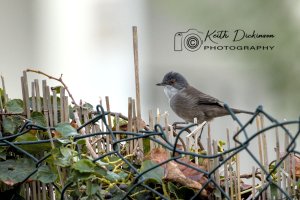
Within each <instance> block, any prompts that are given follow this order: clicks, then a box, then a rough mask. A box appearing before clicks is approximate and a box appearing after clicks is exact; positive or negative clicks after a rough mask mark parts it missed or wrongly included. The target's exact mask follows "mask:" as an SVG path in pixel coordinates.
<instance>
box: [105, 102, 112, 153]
mask: <svg viewBox="0 0 300 200" xmlns="http://www.w3.org/2000/svg"><path fill="white" fill-rule="evenodd" d="M105 103H106V111H107V112H108V115H107V121H108V126H109V127H110V128H112V124H111V114H110V104H109V97H108V96H105ZM110 140H111V138H110V136H109V134H107V135H106V151H107V152H110V150H111V148H110V147H111V145H110Z"/></svg>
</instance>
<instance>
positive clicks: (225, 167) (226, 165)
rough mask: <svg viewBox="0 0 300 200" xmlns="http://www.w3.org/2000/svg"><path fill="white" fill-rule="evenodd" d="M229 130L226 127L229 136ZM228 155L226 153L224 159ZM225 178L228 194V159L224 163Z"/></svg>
mask: <svg viewBox="0 0 300 200" xmlns="http://www.w3.org/2000/svg"><path fill="white" fill-rule="evenodd" d="M228 132H229V130H228V128H227V129H226V134H227V137H228ZM227 145H228V143H227ZM228 150H229V148H228ZM227 157H228V156H227V154H225V155H224V159H226V158H227ZM224 178H225V181H224V183H225V192H226V194H229V184H228V182H229V177H228V161H226V162H225V164H224Z"/></svg>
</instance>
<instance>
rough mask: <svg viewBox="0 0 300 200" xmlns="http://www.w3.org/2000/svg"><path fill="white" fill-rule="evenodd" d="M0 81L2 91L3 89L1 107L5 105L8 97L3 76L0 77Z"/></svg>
mask: <svg viewBox="0 0 300 200" xmlns="http://www.w3.org/2000/svg"><path fill="white" fill-rule="evenodd" d="M1 81H2V89H3V97H4V101H3V105H5V104H6V102H7V101H8V97H7V94H6V88H5V82H4V77H3V76H1Z"/></svg>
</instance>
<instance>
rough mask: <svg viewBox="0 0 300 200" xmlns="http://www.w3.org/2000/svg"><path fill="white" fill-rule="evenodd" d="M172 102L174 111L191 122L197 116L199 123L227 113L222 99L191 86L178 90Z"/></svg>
mask: <svg viewBox="0 0 300 200" xmlns="http://www.w3.org/2000/svg"><path fill="white" fill-rule="evenodd" d="M170 103H171V108H172V109H173V111H174V112H175V113H176V114H177V115H178V116H179V117H181V118H183V119H184V120H186V121H189V122H193V119H194V118H195V117H197V118H198V123H201V122H202V121H208V120H211V119H212V118H214V117H217V116H222V115H225V114H226V113H227V111H226V110H225V109H224V107H223V103H222V102H221V101H219V100H218V99H216V98H214V97H211V96H209V95H207V94H204V93H202V92H200V91H199V90H197V89H195V88H193V87H191V86H189V87H187V88H185V89H183V90H181V91H180V92H178V93H177V94H176V95H175V96H174V97H173V98H172V99H171V102H170Z"/></svg>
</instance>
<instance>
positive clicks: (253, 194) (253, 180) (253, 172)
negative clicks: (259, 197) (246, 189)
mask: <svg viewBox="0 0 300 200" xmlns="http://www.w3.org/2000/svg"><path fill="white" fill-rule="evenodd" d="M255 173H256V170H255V167H254V166H253V167H252V199H253V200H254V199H255V193H256V190H255V186H256V185H255Z"/></svg>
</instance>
